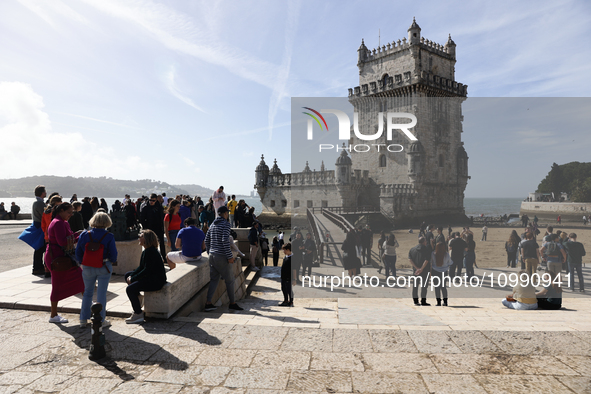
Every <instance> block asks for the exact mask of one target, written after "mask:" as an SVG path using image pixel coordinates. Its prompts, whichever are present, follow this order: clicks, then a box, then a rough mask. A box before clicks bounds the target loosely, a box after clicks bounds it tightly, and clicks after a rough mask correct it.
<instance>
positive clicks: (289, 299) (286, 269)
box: [279, 242, 293, 306]
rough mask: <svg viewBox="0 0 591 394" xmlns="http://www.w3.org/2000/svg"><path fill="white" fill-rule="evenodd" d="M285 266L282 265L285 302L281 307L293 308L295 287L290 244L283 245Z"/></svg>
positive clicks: (282, 288) (282, 290) (282, 285)
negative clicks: (292, 282)
mask: <svg viewBox="0 0 591 394" xmlns="http://www.w3.org/2000/svg"><path fill="white" fill-rule="evenodd" d="M283 254H284V255H285V257H283V264H282V265H281V292H282V293H283V302H282V303H281V304H279V306H293V286H292V284H291V274H292V272H291V271H292V268H291V256H292V252H291V244H290V243H289V242H288V243H286V244H285V245H283Z"/></svg>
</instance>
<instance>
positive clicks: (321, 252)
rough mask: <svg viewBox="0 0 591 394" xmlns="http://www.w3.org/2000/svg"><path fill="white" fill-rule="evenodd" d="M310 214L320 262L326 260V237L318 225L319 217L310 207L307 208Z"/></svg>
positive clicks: (310, 222) (309, 222) (310, 223)
mask: <svg viewBox="0 0 591 394" xmlns="http://www.w3.org/2000/svg"><path fill="white" fill-rule="evenodd" d="M307 216H308V224H309V226H310V228H311V229H312V234H314V240H315V242H316V250H317V251H318V257H319V259H320V264H322V262H323V261H324V238H323V237H322V235H321V234H322V232H321V231H320V227H319V225H318V219H316V216H314V213H313V211H311V210H310V208H308V210H307Z"/></svg>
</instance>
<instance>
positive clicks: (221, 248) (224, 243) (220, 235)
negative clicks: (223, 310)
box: [205, 205, 243, 312]
mask: <svg viewBox="0 0 591 394" xmlns="http://www.w3.org/2000/svg"><path fill="white" fill-rule="evenodd" d="M217 214H218V216H217V218H216V219H215V220H214V222H213V223H212V224H211V227H210V228H209V230H208V231H207V234H206V235H205V248H206V249H207V253H208V254H209V288H208V290H207V301H206V302H205V311H206V312H210V311H214V310H216V309H217V308H216V307H215V305H213V303H212V302H211V301H212V299H213V294H214V293H215V290H216V289H217V287H218V282H219V281H220V277H222V278H223V279H224V281H225V282H226V290H227V292H228V298H229V299H230V305H229V309H232V310H235V311H241V310H243V309H242V308H241V307H240V306H239V305H238V304H237V303H236V301H235V298H234V275H233V269H232V264H234V257H233V255H232V250H231V249H230V243H229V237H230V223H229V222H228V216H229V210H228V208H227V207H226V206H225V205H222V206H221V207H219V208H218V210H217Z"/></svg>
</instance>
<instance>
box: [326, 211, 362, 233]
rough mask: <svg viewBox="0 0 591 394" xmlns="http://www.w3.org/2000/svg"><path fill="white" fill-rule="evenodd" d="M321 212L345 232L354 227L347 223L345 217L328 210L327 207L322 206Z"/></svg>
mask: <svg viewBox="0 0 591 394" xmlns="http://www.w3.org/2000/svg"><path fill="white" fill-rule="evenodd" d="M321 213H322V214H323V215H324V216H326V218H327V219H328V220H330V221H331V222H333V223H334V224H336V225H337V226H338V227H339V228H341V229H342V230H343V231H344V232H346V233H348V232H349V231H351V230H354V229H355V227H354V226H353V225H352V224H351V223H349V221H348V220H347V219H345V218H344V217H342V216H341V215H339V214H337V213H334V212H332V211H330V210H329V209H328V208H322V210H321Z"/></svg>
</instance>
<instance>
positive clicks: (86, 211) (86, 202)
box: [80, 197, 94, 228]
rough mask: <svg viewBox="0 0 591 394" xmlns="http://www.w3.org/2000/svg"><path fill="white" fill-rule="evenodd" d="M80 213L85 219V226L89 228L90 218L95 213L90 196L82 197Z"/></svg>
mask: <svg viewBox="0 0 591 394" xmlns="http://www.w3.org/2000/svg"><path fill="white" fill-rule="evenodd" d="M80 213H81V214H82V220H84V228H88V223H89V222H90V218H91V217H92V215H94V212H93V211H92V205H90V198H88V197H84V198H83V199H82V209H81V210H80Z"/></svg>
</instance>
